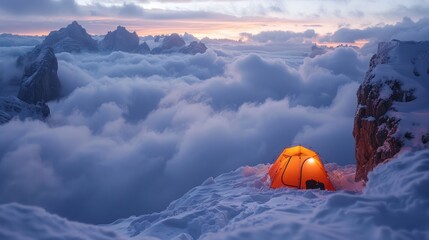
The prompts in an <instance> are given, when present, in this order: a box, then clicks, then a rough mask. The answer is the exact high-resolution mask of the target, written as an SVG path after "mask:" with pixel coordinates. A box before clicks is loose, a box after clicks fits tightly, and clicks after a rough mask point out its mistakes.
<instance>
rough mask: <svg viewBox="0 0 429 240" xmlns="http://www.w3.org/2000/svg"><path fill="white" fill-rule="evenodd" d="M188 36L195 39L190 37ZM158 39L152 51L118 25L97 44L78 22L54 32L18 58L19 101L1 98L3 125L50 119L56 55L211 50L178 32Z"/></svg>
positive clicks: (55, 91)
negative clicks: (10, 121)
mask: <svg viewBox="0 0 429 240" xmlns="http://www.w3.org/2000/svg"><path fill="white" fill-rule="evenodd" d="M4 36H6V37H7V35H4ZM185 37H186V38H187V39H192V40H194V39H193V38H191V35H189V34H187V35H185ZM156 40H157V41H158V43H159V46H157V47H154V48H153V49H150V47H149V45H148V44H147V43H146V42H143V43H141V44H140V43H139V42H140V39H139V37H138V36H137V34H136V33H135V32H133V33H131V32H129V31H128V30H127V29H126V28H125V27H122V26H118V27H117V28H116V30H114V31H110V32H108V33H107V34H106V35H105V36H104V38H103V39H102V40H100V41H96V40H95V39H93V38H92V37H91V36H90V35H89V34H88V33H87V32H86V30H85V29H84V28H83V27H82V26H81V25H79V24H78V23H77V22H76V21H74V22H72V23H71V24H69V25H68V26H67V27H64V28H61V29H59V30H57V31H52V32H50V33H49V35H48V36H47V37H46V38H45V39H44V40H43V42H42V43H40V44H38V45H36V46H35V47H34V48H33V50H32V51H30V52H28V53H26V54H25V55H23V56H20V57H18V59H17V61H16V65H17V67H18V68H20V69H21V71H22V77H21V80H20V89H19V92H18V93H17V97H18V98H16V97H14V96H9V97H6V98H2V99H0V124H2V123H6V122H7V121H9V120H10V119H12V118H13V117H16V116H18V117H19V118H23V119H24V118H27V117H32V118H36V119H44V118H46V117H47V116H49V112H50V110H49V107H48V106H47V105H46V104H45V103H46V102H48V101H51V100H55V99H58V98H59V97H60V93H61V81H60V79H59V78H58V74H57V71H58V62H57V58H56V56H55V53H60V52H70V53H82V52H90V53H98V52H103V53H106V52H107V53H109V52H114V51H123V52H129V53H138V54H171V53H182V54H192V55H195V54H198V53H205V52H206V50H207V47H206V46H205V45H204V43H202V42H198V41H192V42H191V43H190V44H189V45H186V43H185V41H184V39H183V38H182V37H181V36H179V35H178V34H177V33H173V34H171V35H169V36H157V37H156Z"/></svg>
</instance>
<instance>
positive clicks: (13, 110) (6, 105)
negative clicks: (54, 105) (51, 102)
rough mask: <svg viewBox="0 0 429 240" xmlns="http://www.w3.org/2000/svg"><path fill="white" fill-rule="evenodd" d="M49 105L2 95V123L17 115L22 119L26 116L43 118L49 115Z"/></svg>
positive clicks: (0, 114) (0, 108)
mask: <svg viewBox="0 0 429 240" xmlns="http://www.w3.org/2000/svg"><path fill="white" fill-rule="evenodd" d="M49 113H50V110H49V107H48V106H47V105H46V104H44V103H39V104H37V105H34V104H28V103H26V102H23V101H21V100H19V99H18V98H17V97H14V96H9V97H0V124H4V123H6V122H8V121H10V120H11V119H12V118H14V117H17V118H19V119H21V120H24V119H26V118H33V119H40V120H43V119H45V118H46V117H48V116H49Z"/></svg>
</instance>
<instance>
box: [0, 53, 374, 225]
mask: <svg viewBox="0 0 429 240" xmlns="http://www.w3.org/2000/svg"><path fill="white" fill-rule="evenodd" d="M266 47H269V46H265V45H261V46H255V47H254V48H255V49H256V48H257V49H258V52H261V54H250V55H249V54H242V55H239V54H237V55H236V54H232V55H226V56H218V55H217V54H216V53H215V52H214V51H207V52H206V53H205V54H198V55H195V56H189V55H182V54H177V55H176V54H172V55H159V56H158V55H156V56H152V55H147V56H146V55H138V54H128V53H122V52H114V53H111V54H107V55H99V54H75V55H74V54H68V53H61V54H57V58H58V61H59V76H60V79H61V81H62V84H63V86H64V92H63V95H64V97H63V98H62V99H61V100H60V101H57V102H51V103H49V105H50V108H51V115H52V116H51V118H50V119H49V120H48V121H47V123H42V122H39V121H30V120H28V121H19V120H13V121H11V122H9V123H7V124H5V125H1V126H0V180H1V181H0V199H1V201H2V202H9V201H16V202H20V203H25V204H34V205H39V206H42V207H44V208H46V209H48V210H49V211H51V212H54V213H58V214H60V215H62V216H66V217H67V218H70V219H73V220H80V221H84V222H92V223H106V222H111V221H114V220H115V219H118V218H121V217H128V216H130V215H137V214H142V213H150V212H154V211H159V210H162V209H163V208H165V207H166V206H167V204H168V203H170V202H171V201H172V200H174V199H176V198H178V197H180V196H181V195H182V194H183V193H184V192H186V191H187V190H189V189H190V188H191V187H193V186H195V185H197V184H200V183H201V182H202V181H204V180H205V179H206V178H208V177H210V176H216V175H219V174H221V173H224V172H227V171H231V170H234V169H235V168H237V167H239V166H243V165H254V164H258V163H267V162H271V161H273V159H274V158H275V157H277V154H278V153H279V152H280V151H281V150H282V148H283V147H285V146H287V145H291V144H296V143H301V144H305V145H307V146H310V147H313V148H314V149H315V150H316V151H318V152H319V153H320V154H321V155H322V157H323V158H324V160H326V161H330V162H337V163H339V164H348V163H353V162H354V155H353V154H354V151H352V147H353V138H352V135H351V131H352V123H353V112H354V109H355V102H356V99H355V96H356V95H355V92H356V90H357V87H358V81H360V80H361V78H362V77H363V74H364V69H365V67H364V66H365V64H366V63H367V61H368V57H362V56H360V55H359V54H358V53H357V52H356V51H355V50H354V49H351V48H338V49H335V50H333V51H331V52H328V53H326V54H324V55H320V56H316V57H315V58H313V59H310V58H305V59H300V60H299V61H298V63H299V64H298V65H300V66H299V67H292V66H290V65H289V64H287V63H285V61H284V60H281V59H280V58H278V55H277V54H278V53H275V52H273V53H271V52H270V51H265V50H264V49H265V48H266ZM270 56H271V57H270ZM301 56H302V54H301ZM344 61H346V62H348V63H350V64H348V65H350V67H339V65H341V63H342V62H344ZM301 62H302V63H301ZM334 146H335V149H338V146H341V154H338V151H337V152H334V151H333V149H334Z"/></svg>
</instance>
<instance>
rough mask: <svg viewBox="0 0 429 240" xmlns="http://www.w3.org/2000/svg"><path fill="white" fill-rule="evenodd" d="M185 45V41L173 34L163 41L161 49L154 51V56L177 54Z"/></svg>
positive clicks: (157, 48)
mask: <svg viewBox="0 0 429 240" xmlns="http://www.w3.org/2000/svg"><path fill="white" fill-rule="evenodd" d="M185 45H186V43H185V41H184V40H183V39H182V38H181V37H180V36H179V34H177V33H173V34H171V35H170V36H166V37H165V38H164V39H163V40H162V44H161V46H160V47H156V48H154V49H152V54H161V53H171V52H177V51H179V50H180V49H181V48H182V47H183V46H185Z"/></svg>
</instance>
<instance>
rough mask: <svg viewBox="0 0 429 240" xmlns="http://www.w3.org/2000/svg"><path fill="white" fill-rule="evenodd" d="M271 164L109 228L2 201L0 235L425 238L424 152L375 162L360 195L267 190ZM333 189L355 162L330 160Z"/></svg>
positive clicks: (428, 215) (208, 184) (428, 210)
mask: <svg viewBox="0 0 429 240" xmlns="http://www.w3.org/2000/svg"><path fill="white" fill-rule="evenodd" d="M268 168H269V165H262V164H261V165H257V166H255V167H248V166H247V167H241V168H239V169H237V170H235V171H232V172H229V173H226V174H223V175H220V176H218V177H216V178H209V179H207V180H206V181H205V182H204V183H203V184H202V185H201V186H198V187H196V188H193V189H192V190H190V191H189V192H188V193H186V194H185V195H184V196H183V197H181V198H179V199H178V200H176V201H174V202H172V203H171V204H170V206H169V207H168V208H167V209H165V210H164V211H162V212H159V213H153V214H148V215H142V216H139V217H130V218H128V219H122V220H118V221H116V222H114V223H112V224H110V225H106V226H91V225H87V224H81V223H76V222H70V221H67V220H66V219H64V218H60V217H58V216H55V215H52V214H49V213H47V212H46V211H45V210H43V209H41V208H38V207H29V206H23V205H20V204H15V203H13V204H5V205H0V239H12V240H13V239H42V240H43V239H103V240H108V239H182V240H186V239H428V238H429V225H428V224H427V219H429V188H428V187H427V186H428V185H429V150H423V151H419V152H414V153H411V152H407V153H403V154H401V155H399V156H398V158H397V159H394V160H392V161H390V162H388V163H386V164H382V165H380V166H378V167H377V168H376V169H375V170H374V171H373V172H371V173H370V175H369V181H368V182H367V186H366V188H365V189H364V190H363V191H362V192H355V191H348V190H340V191H337V192H327V191H321V190H307V191H304V190H296V189H276V190H272V189H269V187H268V185H269V179H268V178H267V177H266V173H267V171H268ZM326 168H327V169H328V171H329V174H330V176H331V178H332V179H333V183H334V185H336V186H335V187H337V189H341V188H343V187H345V186H346V187H347V188H353V189H355V190H356V189H358V188H359V186H358V185H355V186H352V185H351V182H350V181H351V180H352V179H353V174H354V173H353V172H352V169H353V168H352V166H346V167H339V166H337V165H332V164H330V165H327V166H326Z"/></svg>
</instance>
